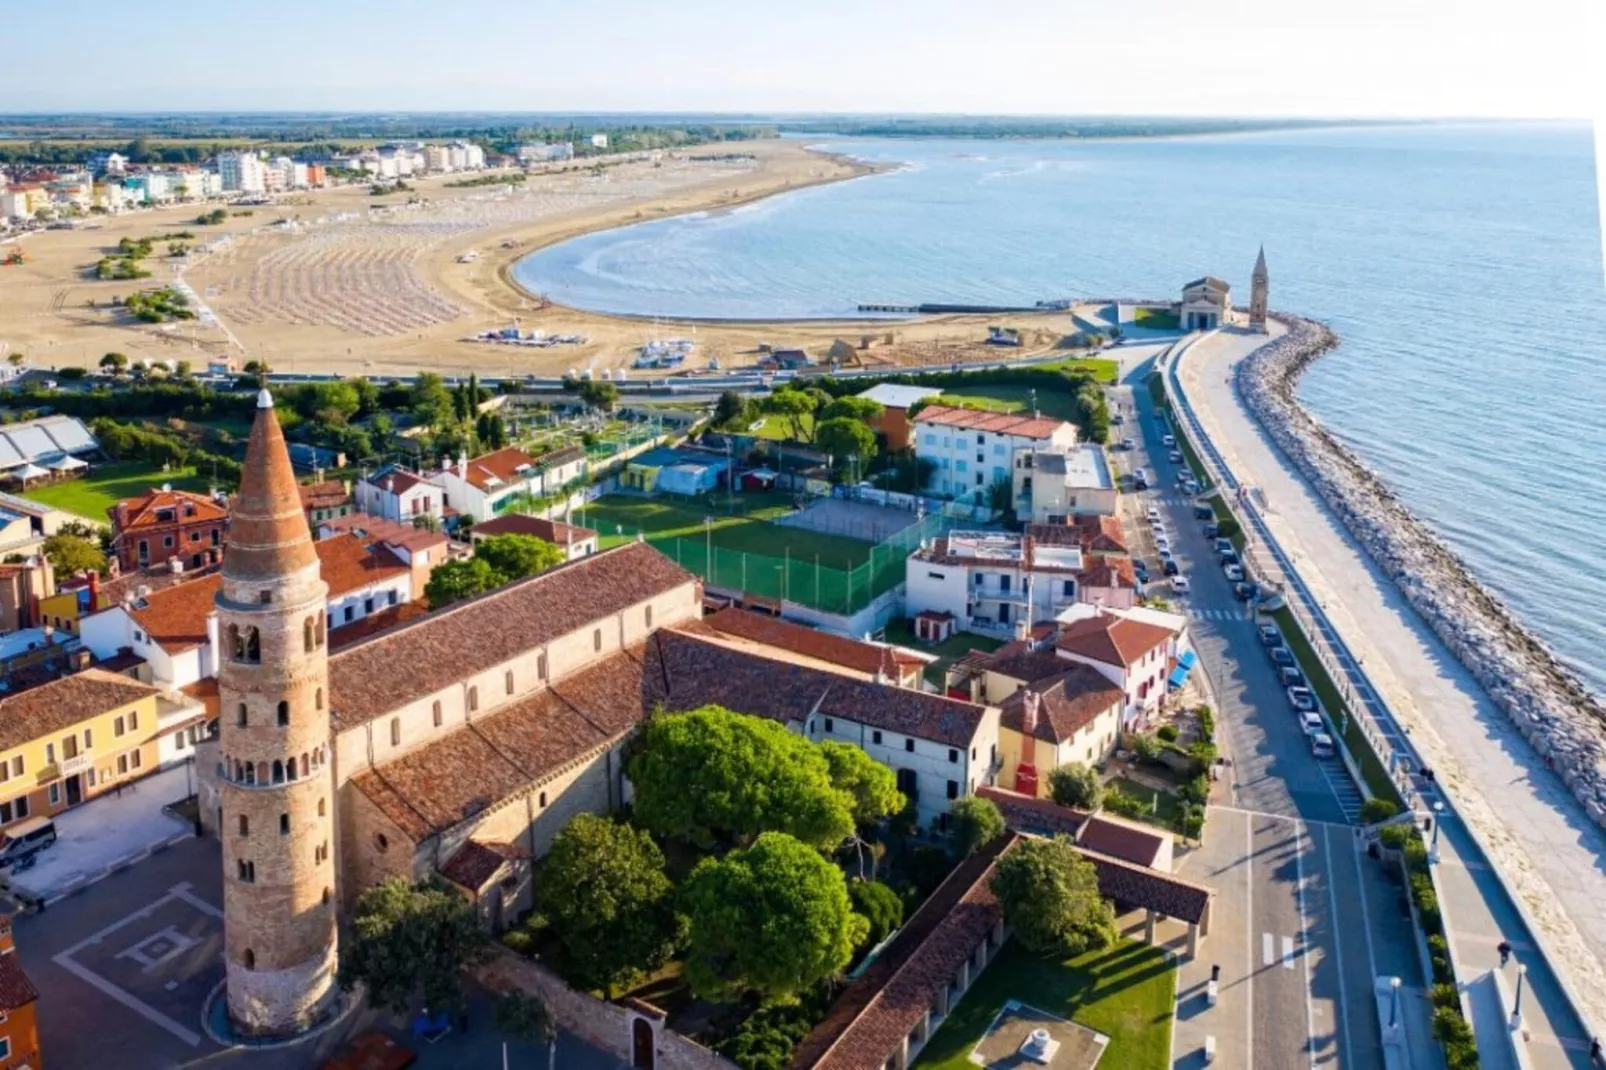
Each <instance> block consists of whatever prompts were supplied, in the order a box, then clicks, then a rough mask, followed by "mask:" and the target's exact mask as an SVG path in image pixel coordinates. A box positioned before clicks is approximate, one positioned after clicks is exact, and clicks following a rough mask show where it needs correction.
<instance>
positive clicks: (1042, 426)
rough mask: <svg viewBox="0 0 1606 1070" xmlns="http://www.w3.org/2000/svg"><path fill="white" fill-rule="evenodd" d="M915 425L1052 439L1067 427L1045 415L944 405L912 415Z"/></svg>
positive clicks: (1063, 422)
mask: <svg viewBox="0 0 1606 1070" xmlns="http://www.w3.org/2000/svg"><path fill="white" fill-rule="evenodd" d="M915 423H916V424H917V425H918V424H936V425H937V426H939V427H953V428H957V429H959V430H962V431H986V432H988V433H990V434H995V435H1016V436H1019V437H1021V438H1034V439H1047V438H1052V437H1053V436H1054V434H1055V432H1057V431H1059V430H1060V428H1062V427H1066V426H1069V425H1068V424H1067V422H1066V421H1064V420H1055V419H1051V418H1050V417H1046V416H1027V415H1023V414H1021V413H1008V412H980V411H978V410H976V409H958V408H951V407H949V406H947V405H928V406H926V407H925V408H924V409H921V410H920V412H919V413H918V414H917V415H916V416H915Z"/></svg>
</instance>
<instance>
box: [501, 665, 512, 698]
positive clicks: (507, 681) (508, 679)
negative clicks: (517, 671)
mask: <svg viewBox="0 0 1606 1070" xmlns="http://www.w3.org/2000/svg"><path fill="white" fill-rule="evenodd" d="M502 686H503V687H504V688H506V689H507V693H508V694H510V695H511V694H512V693H513V670H512V669H509V670H508V671H507V672H505V673H503V674H502Z"/></svg>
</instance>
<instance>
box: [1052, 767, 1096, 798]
mask: <svg viewBox="0 0 1606 1070" xmlns="http://www.w3.org/2000/svg"><path fill="white" fill-rule="evenodd" d="M1048 793H1049V795H1050V796H1051V797H1052V798H1053V800H1054V801H1055V802H1057V803H1059V804H1060V805H1061V806H1069V807H1072V808H1074V809H1077V810H1097V809H1098V808H1099V804H1100V803H1101V802H1103V801H1104V784H1103V782H1102V781H1101V780H1099V774H1098V771H1097V770H1095V769H1093V768H1092V767H1091V766H1088V765H1084V764H1082V763H1081V762H1066V763H1065V764H1064V765H1062V766H1060V767H1059V768H1058V769H1056V770H1054V771H1053V772H1052V773H1050V774H1048Z"/></svg>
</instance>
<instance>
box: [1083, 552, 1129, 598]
mask: <svg viewBox="0 0 1606 1070" xmlns="http://www.w3.org/2000/svg"><path fill="white" fill-rule="evenodd" d="M1078 579H1079V580H1080V582H1081V584H1082V586H1083V587H1111V588H1126V589H1128V590H1136V589H1137V586H1138V574H1137V572H1136V571H1135V570H1134V569H1133V568H1132V561H1131V559H1130V558H1125V557H1114V558H1105V559H1104V560H1102V561H1100V562H1098V563H1097V564H1095V565H1093V566H1092V567H1091V568H1088V569H1084V570H1083V571H1082V574H1081V575H1080V576H1079V577H1078Z"/></svg>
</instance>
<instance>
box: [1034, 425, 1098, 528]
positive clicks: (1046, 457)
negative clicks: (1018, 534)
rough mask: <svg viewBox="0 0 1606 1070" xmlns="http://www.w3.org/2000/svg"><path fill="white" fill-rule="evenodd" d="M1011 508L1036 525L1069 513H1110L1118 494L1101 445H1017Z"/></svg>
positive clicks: (1058, 521) (1063, 518) (1060, 520)
mask: <svg viewBox="0 0 1606 1070" xmlns="http://www.w3.org/2000/svg"><path fill="white" fill-rule="evenodd" d="M1013 483H1014V492H1015V513H1016V515H1017V516H1019V517H1020V518H1021V519H1022V520H1023V521H1027V520H1029V521H1030V522H1031V523H1036V524H1063V523H1064V522H1065V521H1066V519H1067V518H1069V517H1073V516H1087V515H1092V516H1114V515H1115V511H1116V504H1117V502H1118V500H1119V497H1120V496H1119V494H1118V492H1117V490H1116V483H1115V474H1114V473H1113V472H1112V471H1111V470H1110V460H1109V458H1108V457H1106V456H1105V454H1104V447H1103V446H1100V445H1098V444H1097V443H1094V442H1089V443H1087V444H1085V445H1083V446H1081V447H1078V448H1075V449H1068V450H1067V449H1055V450H1037V449H1023V450H1018V451H1016V453H1015V467H1014V472H1013Z"/></svg>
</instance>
